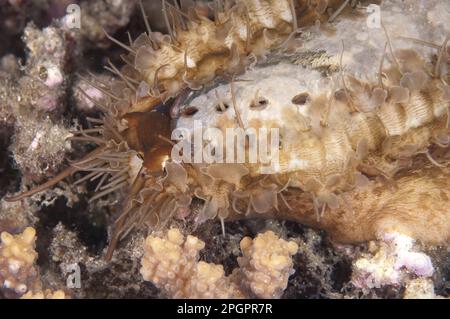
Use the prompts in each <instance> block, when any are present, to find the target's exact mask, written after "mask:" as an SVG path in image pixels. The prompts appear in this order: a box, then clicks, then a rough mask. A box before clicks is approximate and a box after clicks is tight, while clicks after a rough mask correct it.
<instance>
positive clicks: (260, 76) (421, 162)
mask: <svg viewBox="0 0 450 319" xmlns="http://www.w3.org/2000/svg"><path fill="white" fill-rule="evenodd" d="M430 3H433V4H435V7H433V6H432V4H430ZM430 3H427V4H424V3H422V2H421V1H414V3H413V4H409V3H404V2H402V1H386V2H384V1H382V2H381V3H379V1H352V2H351V3H350V1H295V0H277V1H275V0H267V1H257V0H236V1H214V3H210V6H201V5H199V4H194V6H192V7H186V6H185V5H184V4H183V5H180V4H179V3H178V1H173V2H169V1H162V17H163V19H164V20H165V22H166V29H167V34H163V33H161V32H157V31H152V28H151V26H150V23H149V20H147V18H146V16H147V13H146V11H145V6H144V5H142V4H140V5H139V6H137V9H138V10H139V11H141V13H142V14H143V16H144V24H145V27H146V31H145V32H143V33H142V34H140V35H139V36H138V37H137V38H136V39H135V40H132V39H131V36H130V35H129V41H128V42H129V43H123V42H121V41H119V40H118V39H116V38H115V37H113V36H112V35H110V34H109V33H107V32H106V31H105V37H106V38H108V39H109V40H110V41H111V42H112V43H114V44H116V45H118V46H119V47H120V48H121V49H123V50H125V51H126V53H125V54H122V55H121V59H122V60H123V63H124V66H122V67H117V66H116V65H115V64H113V63H112V62H111V61H108V62H107V65H106V66H105V68H106V69H107V70H109V71H110V72H111V73H112V74H113V76H112V77H106V76H103V75H102V76H95V75H94V74H92V73H91V72H89V71H86V72H81V75H80V80H79V81H80V83H79V84H78V85H77V89H78V91H77V93H76V96H75V99H76V100H77V101H78V103H79V104H82V105H81V106H79V110H80V112H86V113H89V112H90V113H91V114H89V115H88V116H87V117H86V118H85V121H84V123H82V124H78V125H77V126H76V127H75V129H73V130H71V131H70V134H68V135H67V140H68V141H71V142H72V144H73V145H74V147H79V145H83V147H85V149H86V145H87V146H88V147H89V149H90V151H89V152H87V154H86V155H84V156H82V157H80V158H78V159H75V160H73V161H71V162H70V163H69V166H68V167H67V168H66V169H65V170H63V171H61V172H60V173H59V174H57V175H56V176H54V177H53V178H52V179H50V180H48V181H47V182H45V183H43V184H41V185H39V186H36V187H34V188H31V189H30V190H24V191H23V192H19V193H18V194H15V195H11V196H9V197H6V198H5V201H17V200H23V199H25V198H27V197H29V196H31V195H34V194H36V193H40V192H43V191H46V190H48V189H50V188H52V187H54V186H55V185H56V184H58V183H60V182H61V181H63V180H69V181H71V182H70V186H71V187H74V186H76V187H79V186H80V185H85V184H89V183H91V182H94V183H95V185H94V187H93V189H92V190H91V191H90V194H91V195H92V196H91V197H90V199H89V201H88V202H89V204H90V205H99V206H108V207H110V208H111V207H112V209H113V210H114V211H115V220H114V222H113V223H112V224H110V225H109V226H110V227H109V230H110V235H109V248H108V250H107V251H105V252H104V257H105V259H106V260H108V261H110V260H111V259H112V258H113V256H114V251H115V249H116V248H117V247H121V245H126V242H127V238H129V237H132V234H133V233H137V232H139V231H144V232H148V233H150V235H149V237H148V238H147V240H146V243H145V255H144V257H143V259H142V269H141V273H142V275H143V277H144V279H145V280H150V281H152V282H153V283H154V284H155V285H156V286H157V287H159V288H162V289H163V290H164V291H165V293H167V294H168V295H169V296H170V297H183V298H188V297H197V298H198V297H202V298H204V297H214V298H216V297H222V298H225V297H226V298H229V297H243V296H256V297H264V298H269V297H272V298H273V297H278V298H279V297H281V295H282V292H283V290H284V289H285V288H286V284H287V280H288V278H289V275H290V274H292V273H293V271H292V267H293V264H292V261H291V260H290V258H291V256H292V255H294V254H295V253H296V252H297V248H298V246H297V244H294V243H293V242H287V241H284V240H282V239H279V238H277V237H276V236H275V234H273V233H270V232H269V233H265V234H262V235H258V236H257V237H256V238H255V239H254V240H253V241H252V240H250V239H249V238H244V239H243V240H242V241H241V249H242V252H243V254H244V257H241V258H240V259H238V263H239V266H240V267H241V268H240V269H239V270H236V272H233V274H232V275H230V276H226V275H225V273H224V271H223V269H220V267H219V266H217V265H213V264H208V263H204V262H198V259H199V256H198V251H199V250H200V249H202V248H203V246H204V243H203V242H202V241H199V240H198V239H197V238H195V237H193V236H191V235H189V234H187V233H188V232H189V231H192V230H195V229H197V228H198V227H202V226H204V225H205V224H207V223H208V222H209V221H210V220H212V221H213V222H216V221H219V222H220V228H221V231H222V235H224V236H226V234H227V222H228V221H236V220H249V219H271V218H274V219H280V220H288V221H294V222H298V223H301V224H303V225H307V226H310V227H313V228H315V229H321V230H325V231H326V232H327V234H328V235H329V236H330V238H331V239H332V240H333V242H334V243H335V244H338V245H341V244H346V245H347V244H360V243H365V242H368V241H373V240H379V241H382V242H390V241H389V240H388V239H386V238H387V237H389V236H390V235H391V234H395V236H397V237H396V238H397V239H398V238H400V239H404V238H407V242H408V243H410V245H409V246H408V249H406V250H407V252H406V253H405V252H401V253H405V254H404V255H402V256H407V257H408V258H413V257H414V256H416V257H417V256H420V258H422V257H423V256H425V255H424V254H420V253H415V252H414V253H413V252H411V251H410V248H411V247H412V242H414V240H417V241H420V242H421V243H423V244H429V245H445V244H447V243H448V241H449V239H450V210H449V209H448V198H449V197H450V182H449V181H450V179H449V177H450V174H449V171H448V164H449V157H450V152H449V142H450V138H449V133H450V130H449V121H450V118H449V114H450V112H449V107H450V71H449V70H450V68H449V67H450V59H449V55H450V46H449V45H448V41H449V38H450V32H449V31H448V27H447V26H446V22H445V21H444V20H445V17H444V18H442V17H441V16H439V14H438V11H445V10H450V7H449V4H448V3H444V2H442V1H437V0H433V1H430ZM412 7H413V8H419V7H420V8H422V7H426V8H428V9H429V10H430V11H429V14H427V15H425V14H424V15H423V16H420V17H418V16H416V15H414V12H415V11H414V10H411V8H412ZM369 8H372V9H373V8H377V10H378V11H377V10H376V11H375V12H376V13H378V14H379V16H376V17H373V16H370V17H367V12H369V11H368V9H369ZM399 11H401V12H402V14H401V16H400V15H399ZM373 18H374V20H370V19H373ZM442 19H444V20H442ZM393 30H396V31H395V32H393ZM397 30H403V31H404V33H402V34H400V31H399V32H397ZM58 70H59V69H58ZM58 70H53V69H52V68H51V67H49V68H47V73H48V76H47V78H46V82H45V83H44V84H46V85H47V86H49V87H52V88H53V86H58V85H59V84H58V83H59V82H61V83H62V81H63V79H62V78H61V79H59V77H58V76H57V74H59V73H58V72H59V71H58ZM56 71H58V72H56ZM61 77H62V75H61ZM59 80H61V81H59ZM56 82H58V83H56ZM55 83H56V84H55ZM64 83H66V82H64ZM55 90H56V89H55ZM55 107H56V106H55V105H53V104H52V105H50V106H48V108H49V109H51V110H53V109H54V108H55ZM83 110H84V111H83ZM95 110H97V111H98V114H99V116H98V117H96V116H95V114H96V111H95ZM230 132H232V133H231V134H230ZM241 133H242V134H241ZM240 134H241V135H240ZM264 141H265V142H266V144H265V148H264V145H263V143H262V142H264ZM230 145H231V147H230ZM254 147H256V148H254ZM239 150H241V151H242V153H240V154H239ZM72 176H74V177H75V179H73V178H72ZM174 227H177V228H174ZM180 227H181V228H184V229H185V230H184V231H185V232H186V235H187V237H185V235H184V234H183V233H182V232H181V231H180V230H178V228H180ZM161 234H162V235H161ZM158 236H159V237H158ZM161 236H163V237H161ZM403 236H404V237H403ZM389 238H390V237H389ZM400 239H398V240H400ZM405 240H406V239H405ZM271 243H272V244H271ZM260 245H267V246H270V247H271V249H273V250H274V251H275V252H273V254H274V256H275V255H276V257H273V258H274V259H270V258H272V257H270V256H269V257H267V256H266V255H264V254H262V255H263V257H261V256H260V249H261V247H260ZM383 247H384V246H383ZM383 249H384V248H383ZM166 250H167V254H168V255H167V256H166V255H165V254H166ZM283 250H284V251H285V254H284V255H283V254H282V253H281V251H283ZM385 250H386V251H388V252H387V254H390V253H392V252H391V250H389V249H385ZM406 250H405V251H406ZM394 251H395V252H394V253H392V254H400V252H399V251H400V250H398V251H397V250H394ZM286 252H287V253H286ZM382 253H383V254H384V253H386V252H385V251H384V250H382V249H381V250H380V252H379V254H380V256H381V255H382V256H383V258H384V255H383V254H382ZM182 255H186V256H187V257H188V259H187V261H186V262H185V263H184V264H180V265H177V264H174V263H175V262H177V261H178V260H181V259H182ZM155 256H156V257H155ZM411 256H413V257H411ZM266 257H267V258H268V259H270V262H266V260H265V259H264V258H266ZM397 257H398V256H397ZM183 258H184V257H183ZM252 258H253V260H251V261H249V260H247V259H252ZM380 258H381V259H383V258H382V257H380ZM386 258H387V257H386ZM405 258H406V257H405ZM414 258H415V257H414ZM427 258H428V257H427V256H425V257H424V259H423V260H426V261H427V262H429V265H428V264H427V265H426V266H429V267H428V268H427V269H432V268H433V266H432V265H431V261H430V260H429V259H427ZM369 259H370V258H369ZM369 259H367V260H369ZM387 259H389V258H387ZM394 259H395V258H394ZM394 259H389V262H386V263H387V264H389V267H394V266H392V265H393V264H394V262H393V261H392V260H394ZM183 260H184V259H183ZM255 260H256V261H255ZM361 260H363V261H365V263H364V262H363V261H360V262H359V264H355V265H358V266H355V269H356V270H357V272H356V271H355V274H354V277H353V278H354V283H357V284H354V285H355V286H358V285H359V286H358V287H359V288H361V289H363V288H364V289H366V288H369V289H371V288H373V287H375V286H376V287H380V286H383V285H387V284H394V285H399V284H404V283H405V282H406V281H407V280H409V279H410V277H409V276H406V275H405V274H404V273H401V274H400V273H399V271H400V270H399V269H396V272H392V273H395V276H396V277H395V278H394V279H395V280H394V279H392V278H390V277H389V274H391V273H388V274H387V275H386V274H385V275H383V276H381V277H382V278H381V279H380V278H379V277H376V276H375V275H374V274H371V273H370V272H371V271H372V270H373V269H372V270H371V268H370V267H378V266H379V264H380V263H381V262H384V261H385V260H384V259H383V260H382V261H379V260H377V261H374V262H372V261H371V262H369V261H367V260H366V259H361ZM403 261H404V260H403ZM275 264H276V265H275ZM373 264H375V266H374V265H373ZM405 264H407V265H406V266H404V265H403V264H402V266H399V268H401V267H403V266H404V267H406V269H407V270H408V271H411V272H414V273H415V274H417V276H419V277H420V276H422V277H430V276H431V275H432V271H431V273H430V272H427V273H426V274H425V273H423V274H422V273H421V272H420V271H419V270H417V269H416V268H417V267H419V266H417V267H415V266H416V265H418V263H414V262H410V260H408V261H405ZM411 265H413V266H411ZM278 266H279V267H278ZM183 267H184V268H186V271H184V270H180V269H181V268H183ZM217 267H218V268H217ZM380 267H381V266H380ZM408 267H409V268H408ZM184 268H183V269H184ZM272 268H273V269H272ZM419 268H420V267H419ZM274 269H275V270H274ZM402 269H403V268H402ZM411 269H414V271H412V270H411ZM416 270H417V271H416ZM402 271H403V270H402ZM172 273H173V274H172ZM270 274H272V276H271V275H270ZM265 275H267V276H268V277H267V278H266V277H264V276H265ZM202 276H203V277H202ZM178 277H180V278H181V279H180V280H181V281H182V287H179V286H177V285H179V282H175V281H174V280H175V278H178ZM204 277H208V278H204ZM388 277H389V278H388ZM236 278H239V280H236ZM367 278H375V279H373V281H376V284H374V285H372V286H370V283H368V282H365V281H364V280H366V279H367ZM367 280H369V279H367ZM217 284H220V285H224V287H226V288H224V290H222V291H216V290H217V289H216V288H217Z"/></svg>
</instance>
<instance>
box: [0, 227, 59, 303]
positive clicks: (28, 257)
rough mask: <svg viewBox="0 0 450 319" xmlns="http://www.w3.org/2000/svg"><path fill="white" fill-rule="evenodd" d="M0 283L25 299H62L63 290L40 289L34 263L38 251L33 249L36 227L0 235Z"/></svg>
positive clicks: (40, 285) (2, 286)
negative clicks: (15, 233)
mask: <svg viewBox="0 0 450 319" xmlns="http://www.w3.org/2000/svg"><path fill="white" fill-rule="evenodd" d="M0 238H1V243H0V285H1V288H2V289H6V290H11V291H14V292H15V293H16V294H17V295H19V296H22V298H25V299H43V298H46V299H64V298H66V294H65V292H64V291H62V290H57V291H52V290H50V289H46V290H43V289H42V283H41V281H40V276H39V272H38V269H37V267H36V265H35V262H36V259H37V252H36V251H35V250H34V248H35V241H36V230H35V229H34V228H32V227H27V228H26V229H25V230H24V231H23V233H21V234H18V235H11V234H10V233H8V232H2V233H1V235H0Z"/></svg>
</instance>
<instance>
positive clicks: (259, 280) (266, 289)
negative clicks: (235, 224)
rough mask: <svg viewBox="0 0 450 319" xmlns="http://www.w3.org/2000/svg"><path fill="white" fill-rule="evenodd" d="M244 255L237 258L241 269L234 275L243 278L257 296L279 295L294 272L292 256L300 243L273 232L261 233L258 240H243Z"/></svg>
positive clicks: (245, 285)
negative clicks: (288, 240) (282, 237)
mask: <svg viewBox="0 0 450 319" xmlns="http://www.w3.org/2000/svg"><path fill="white" fill-rule="evenodd" d="M240 245H241V250H242V255H243V257H239V258H238V263H239V267H240V268H239V270H235V271H234V272H233V275H234V276H236V277H237V278H241V279H242V286H243V287H248V288H249V289H250V291H252V293H253V294H255V296H257V297H258V298H280V297H281V295H282V293H283V291H284V289H286V286H287V281H288V278H289V276H290V275H292V274H293V273H294V269H293V268H292V267H293V264H292V258H291V257H292V255H295V254H296V253H297V249H298V245H297V244H296V243H295V242H293V241H290V242H287V241H285V240H283V239H280V238H279V237H278V236H276V235H275V233H273V232H272V231H267V232H265V233H262V234H258V236H257V237H256V238H255V239H253V240H252V239H251V238H250V237H244V238H243V239H242V241H241V244H240Z"/></svg>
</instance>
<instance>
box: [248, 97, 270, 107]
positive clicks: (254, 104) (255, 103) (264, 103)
mask: <svg viewBox="0 0 450 319" xmlns="http://www.w3.org/2000/svg"><path fill="white" fill-rule="evenodd" d="M268 105H269V101H268V100H267V99H265V98H263V97H260V98H258V99H256V100H254V101H253V102H252V103H250V108H251V109H252V110H263V109H265V108H266V107H267V106H268Z"/></svg>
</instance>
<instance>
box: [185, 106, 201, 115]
mask: <svg viewBox="0 0 450 319" xmlns="http://www.w3.org/2000/svg"><path fill="white" fill-rule="evenodd" d="M197 112H198V108H196V107H195V106H188V107H187V108H185V109H183V111H182V116H185V117H188V116H193V115H194V114H195V113H197Z"/></svg>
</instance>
